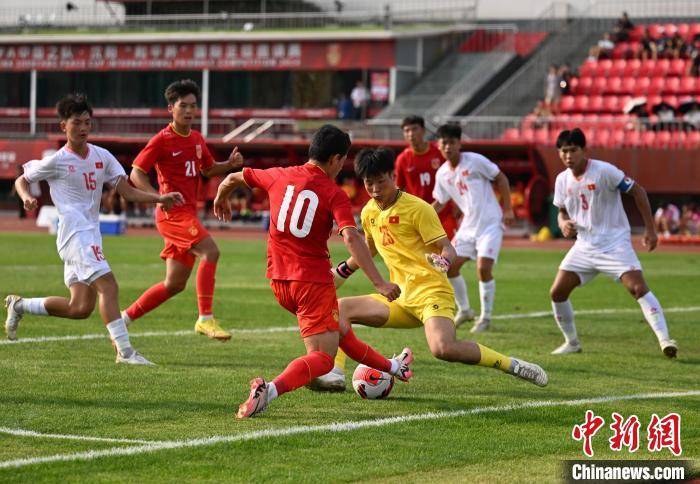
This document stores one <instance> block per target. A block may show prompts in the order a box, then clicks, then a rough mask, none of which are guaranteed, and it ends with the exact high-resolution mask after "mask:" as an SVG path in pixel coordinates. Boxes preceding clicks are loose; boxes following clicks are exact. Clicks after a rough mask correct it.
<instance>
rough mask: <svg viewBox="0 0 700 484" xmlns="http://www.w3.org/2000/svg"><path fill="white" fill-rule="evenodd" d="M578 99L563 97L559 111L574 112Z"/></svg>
mask: <svg viewBox="0 0 700 484" xmlns="http://www.w3.org/2000/svg"><path fill="white" fill-rule="evenodd" d="M577 97H578V96H562V98H561V101H559V110H560V111H561V112H562V113H571V112H573V111H574V107H575V102H576V98H577Z"/></svg>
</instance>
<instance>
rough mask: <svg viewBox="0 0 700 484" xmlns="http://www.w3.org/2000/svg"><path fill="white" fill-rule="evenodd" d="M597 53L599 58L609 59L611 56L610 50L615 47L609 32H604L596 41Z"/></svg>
mask: <svg viewBox="0 0 700 484" xmlns="http://www.w3.org/2000/svg"><path fill="white" fill-rule="evenodd" d="M597 47H598V55H597V58H598V59H599V60H600V59H610V58H611V57H612V51H613V49H614V48H615V42H613V40H612V36H611V35H610V33H608V32H605V33H604V34H603V38H602V39H600V40H599V41H598V45H597Z"/></svg>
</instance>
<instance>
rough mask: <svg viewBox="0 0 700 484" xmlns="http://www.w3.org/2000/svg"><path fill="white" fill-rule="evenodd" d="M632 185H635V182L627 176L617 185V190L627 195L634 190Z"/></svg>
mask: <svg viewBox="0 0 700 484" xmlns="http://www.w3.org/2000/svg"><path fill="white" fill-rule="evenodd" d="M632 185H634V180H632V179H631V178H630V177H628V176H626V177H624V178H623V179H622V180H621V181H620V183H618V184H617V189H618V190H620V191H621V192H622V193H627V192H629V191H630V190H631V189H632Z"/></svg>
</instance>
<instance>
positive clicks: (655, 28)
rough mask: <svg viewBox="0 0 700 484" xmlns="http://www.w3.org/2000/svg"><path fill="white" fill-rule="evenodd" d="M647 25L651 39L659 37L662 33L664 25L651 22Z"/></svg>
mask: <svg viewBox="0 0 700 484" xmlns="http://www.w3.org/2000/svg"><path fill="white" fill-rule="evenodd" d="M648 27H649V35H651V37H652V38H653V39H660V38H661V37H663V35H664V26H663V25H661V24H651V25H649V26H648Z"/></svg>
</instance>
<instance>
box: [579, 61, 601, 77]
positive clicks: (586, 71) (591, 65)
mask: <svg viewBox="0 0 700 484" xmlns="http://www.w3.org/2000/svg"><path fill="white" fill-rule="evenodd" d="M597 65H598V61H595V60H591V59H588V60H586V62H584V63H583V64H581V68H580V69H579V73H580V74H581V77H591V76H593V75H594V73H595V69H596V66H597Z"/></svg>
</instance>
